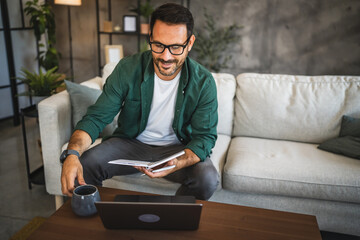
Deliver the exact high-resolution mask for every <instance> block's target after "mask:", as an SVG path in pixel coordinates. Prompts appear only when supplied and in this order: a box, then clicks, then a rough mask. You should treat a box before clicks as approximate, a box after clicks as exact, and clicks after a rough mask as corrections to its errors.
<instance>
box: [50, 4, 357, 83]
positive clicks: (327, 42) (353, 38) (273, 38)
mask: <svg viewBox="0 0 360 240" xmlns="http://www.w3.org/2000/svg"><path fill="white" fill-rule="evenodd" d="M82 2H83V4H82V6H80V7H71V13H72V15H71V17H72V33H73V56H74V68H75V69H74V72H75V81H76V82H82V81H84V80H87V79H89V78H91V77H94V76H97V75H98V70H97V69H98V68H97V65H98V62H97V37H96V15H95V14H96V11H95V1H82ZM133 2H134V1H130V0H128V1H119V0H112V14H113V21H114V24H120V25H122V16H123V15H125V14H131V13H130V12H129V10H128V9H129V7H128V6H130V5H131V4H133ZM164 2H166V1H161V0H152V3H153V4H154V5H155V6H159V5H160V4H161V3H164ZM174 2H178V3H179V2H180V1H174ZM185 2H186V1H185ZM106 3H107V1H104V0H100V13H101V14H100V18H101V23H100V26H101V27H102V21H103V19H106V11H107V7H106ZM204 6H206V7H207V9H208V12H209V13H210V14H211V15H212V16H213V17H214V18H215V19H216V20H217V24H218V26H219V27H224V26H227V25H230V24H232V23H237V24H239V25H242V26H244V28H242V29H241V30H238V33H239V34H240V35H241V38H239V40H238V41H237V42H236V43H235V44H234V45H233V46H232V49H230V50H228V51H227V52H226V54H232V55H233V59H232V62H231V63H230V64H229V68H228V69H223V70H222V72H228V73H232V74H234V75H237V74H239V73H243V72H258V73H279V74H299V75H360V1H358V0H238V1H236V0H222V1H216V0H211V1H199V0H192V1H191V3H190V10H191V11H192V12H193V15H194V18H195V28H196V29H197V30H200V29H201V27H202V26H204V17H203V11H204V10H203V8H204ZM66 10H67V8H66V7H64V6H60V5H54V11H55V14H56V18H57V27H58V29H57V36H58V43H57V46H58V49H59V51H60V52H61V53H62V55H63V59H62V60H61V66H60V70H61V71H62V72H65V73H69V62H68V60H69V59H68V56H69V54H68V28H67V26H68V25H67V24H68V23H67V12H66ZM101 39H102V43H103V44H105V43H106V41H107V38H106V37H105V36H103V37H102V38H101ZM113 44H123V45H124V52H125V55H129V54H132V53H135V52H136V49H137V45H136V37H135V36H121V37H114V40H113ZM103 54H104V53H103V51H102V55H103Z"/></svg>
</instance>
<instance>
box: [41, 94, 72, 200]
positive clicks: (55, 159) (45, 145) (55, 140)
mask: <svg viewBox="0 0 360 240" xmlns="http://www.w3.org/2000/svg"><path fill="white" fill-rule="evenodd" d="M38 112H39V126H40V137H41V144H42V153H43V161H44V171H45V184H46V190H47V192H48V193H50V194H55V195H60V194H62V193H61V182H60V176H61V164H60V160H59V157H60V153H61V147H62V146H63V145H64V144H65V143H66V142H67V141H69V138H70V136H71V131H72V126H71V104H70V98H69V94H68V93H67V91H63V92H61V93H58V94H55V95H52V96H50V97H48V98H46V99H44V100H43V101H41V102H40V103H39V104H38Z"/></svg>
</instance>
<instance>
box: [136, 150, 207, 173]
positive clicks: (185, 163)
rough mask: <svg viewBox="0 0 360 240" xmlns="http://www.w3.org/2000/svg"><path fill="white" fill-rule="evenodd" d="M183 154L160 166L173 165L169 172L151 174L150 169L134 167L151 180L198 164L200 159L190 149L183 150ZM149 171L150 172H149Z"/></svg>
mask: <svg viewBox="0 0 360 240" xmlns="http://www.w3.org/2000/svg"><path fill="white" fill-rule="evenodd" d="M184 151H185V154H184V155H181V156H179V157H177V158H174V159H173V160H170V161H168V162H167V163H166V164H165V165H163V166H161V167H160V168H163V167H167V166H170V165H175V167H174V168H172V169H169V170H164V171H161V172H156V173H153V172H151V169H146V168H145V167H135V168H136V169H137V170H139V171H140V172H143V173H144V174H146V175H148V176H149V177H151V178H161V177H165V176H167V175H169V174H170V173H173V172H175V171H177V170H179V169H182V168H185V167H189V166H191V165H194V164H196V163H198V162H200V158H199V157H198V156H197V155H196V154H195V153H194V152H193V151H191V150H190V149H184ZM149 170H150V171H149Z"/></svg>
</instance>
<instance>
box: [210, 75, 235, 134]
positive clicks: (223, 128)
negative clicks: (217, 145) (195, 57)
mask: <svg viewBox="0 0 360 240" xmlns="http://www.w3.org/2000/svg"><path fill="white" fill-rule="evenodd" d="M212 75H213V77H214V79H215V83H216V89H217V100H218V116H219V121H218V126H217V132H218V133H220V134H226V135H229V136H230V135H231V133H232V128H233V118H234V117H233V116H234V97H235V90H236V80H235V77H234V76H233V75H231V74H226V73H213V74H212Z"/></svg>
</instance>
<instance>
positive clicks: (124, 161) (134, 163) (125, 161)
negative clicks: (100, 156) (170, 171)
mask: <svg viewBox="0 0 360 240" xmlns="http://www.w3.org/2000/svg"><path fill="white" fill-rule="evenodd" d="M183 154H185V152H184V151H181V152H178V153H175V154H174V155H171V156H169V157H167V158H164V159H161V160H159V161H156V162H147V161H137V160H128V159H117V160H112V161H110V162H109V163H110V164H119V165H126V166H137V167H146V168H148V169H150V168H154V167H156V166H159V165H161V164H164V163H166V162H168V161H170V160H172V159H174V158H177V157H179V156H181V155H183Z"/></svg>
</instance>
